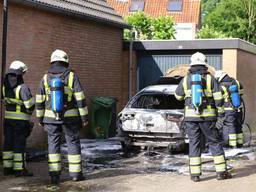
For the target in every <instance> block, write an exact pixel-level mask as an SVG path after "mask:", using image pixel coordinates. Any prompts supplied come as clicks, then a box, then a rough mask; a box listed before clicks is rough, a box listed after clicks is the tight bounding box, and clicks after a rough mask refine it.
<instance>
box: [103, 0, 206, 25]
mask: <svg viewBox="0 0 256 192" xmlns="http://www.w3.org/2000/svg"><path fill="white" fill-rule="evenodd" d="M168 1H169V0H145V9H144V12H145V13H147V14H148V15H150V16H152V17H158V16H161V15H170V16H172V17H173V18H174V21H175V22H176V23H196V24H199V23H200V13H201V11H200V10H201V7H200V5H201V0H183V8H182V11H180V12H179V11H176V12H170V11H168V10H167V7H168ZM107 2H108V3H109V4H110V5H111V6H112V7H113V8H114V9H115V10H116V11H117V12H118V13H119V14H120V15H122V16H123V17H125V16H128V15H129V14H131V13H130V12H129V7H130V5H131V0H122V1H120V0H107Z"/></svg>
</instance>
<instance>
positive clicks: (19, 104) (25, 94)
mask: <svg viewBox="0 0 256 192" xmlns="http://www.w3.org/2000/svg"><path fill="white" fill-rule="evenodd" d="M12 92H13V93H14V94H11V93H12ZM2 93H3V100H4V104H5V109H6V110H5V116H4V118H5V119H14V120H26V121H29V120H30V118H31V114H32V113H33V110H34V108H35V101H34V98H33V97H32V94H31V92H30V90H29V88H28V87H27V86H26V85H25V84H21V85H18V86H17V87H16V88H14V90H6V88H5V86H3V87H2Z"/></svg>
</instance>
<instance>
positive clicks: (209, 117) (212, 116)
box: [175, 74, 224, 121]
mask: <svg viewBox="0 0 256 192" xmlns="http://www.w3.org/2000/svg"><path fill="white" fill-rule="evenodd" d="M191 76H192V75H191V74H189V75H187V76H185V77H184V78H183V79H182V81H181V82H180V84H179V85H178V87H177V89H176V91H175V97H176V98H177V99H178V100H185V118H184V120H185V121H215V120H216V119H217V115H218V113H220V114H222V113H224V110H223V96H222V93H221V91H220V89H219V86H218V83H217V81H216V80H215V78H214V77H213V76H212V75H210V74H203V75H202V84H203V85H202V86H203V99H202V100H203V102H202V106H201V110H200V111H201V113H200V114H197V113H196V111H195V109H194V107H193V104H192V96H191V81H190V79H191Z"/></svg>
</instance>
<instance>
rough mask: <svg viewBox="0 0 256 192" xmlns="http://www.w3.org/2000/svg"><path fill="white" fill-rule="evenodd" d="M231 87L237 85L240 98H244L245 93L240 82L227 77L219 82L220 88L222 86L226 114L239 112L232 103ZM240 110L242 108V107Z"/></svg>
mask: <svg viewBox="0 0 256 192" xmlns="http://www.w3.org/2000/svg"><path fill="white" fill-rule="evenodd" d="M231 85H237V87H238V93H239V94H240V96H242V95H243V93H244V90H243V86H242V84H241V83H240V82H239V81H238V80H236V79H234V78H232V77H230V76H228V75H226V76H225V77H224V78H223V79H222V80H221V81H220V82H219V86H220V89H221V91H222V94H223V98H224V110H225V112H235V111H237V109H235V108H234V106H233V105H232V101H231V95H230V92H229V87H230V86H231ZM239 108H241V106H240V107H239Z"/></svg>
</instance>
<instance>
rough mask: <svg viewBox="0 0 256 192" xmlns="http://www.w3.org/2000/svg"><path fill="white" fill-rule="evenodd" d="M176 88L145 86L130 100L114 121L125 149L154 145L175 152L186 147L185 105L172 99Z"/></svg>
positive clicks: (173, 86) (173, 85)
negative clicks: (183, 123)
mask: <svg viewBox="0 0 256 192" xmlns="http://www.w3.org/2000/svg"><path fill="white" fill-rule="evenodd" d="M177 86H178V85H177V84H166V85H163V84H160V85H152V86H148V87H146V88H144V89H143V90H141V91H140V92H139V93H137V94H136V95H135V96H134V97H133V98H131V99H130V101H129V102H128V103H127V105H126V107H125V108H124V109H123V110H122V111H121V112H120V113H119V115H118V121H117V124H118V130H119V135H121V138H122V140H121V141H122V145H123V147H124V148H127V147H131V146H144V147H145V146H156V147H168V148H169V149H172V150H175V149H181V148H183V147H184V146H185V142H186V139H185V131H184V128H183V126H182V121H183V113H184V102H182V101H178V100H177V99H176V98H175V96H174V92H175V90H176V88H177Z"/></svg>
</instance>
